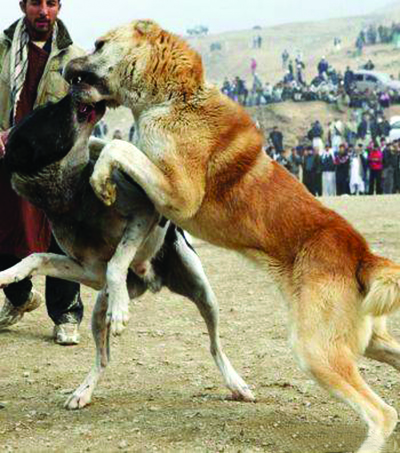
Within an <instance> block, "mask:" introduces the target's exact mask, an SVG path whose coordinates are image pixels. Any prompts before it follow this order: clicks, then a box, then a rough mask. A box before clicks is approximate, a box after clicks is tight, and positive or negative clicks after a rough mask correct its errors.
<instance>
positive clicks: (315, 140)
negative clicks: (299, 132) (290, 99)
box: [307, 120, 324, 151]
mask: <svg viewBox="0 0 400 453" xmlns="http://www.w3.org/2000/svg"><path fill="white" fill-rule="evenodd" d="M323 135H324V130H323V129H322V126H321V123H320V122H319V120H317V121H315V122H314V123H313V124H312V126H311V129H310V130H309V131H308V134H307V137H308V139H309V140H310V141H311V142H312V146H313V148H318V149H319V150H320V151H322V150H323V149H324V142H323V141H322V137H323Z"/></svg>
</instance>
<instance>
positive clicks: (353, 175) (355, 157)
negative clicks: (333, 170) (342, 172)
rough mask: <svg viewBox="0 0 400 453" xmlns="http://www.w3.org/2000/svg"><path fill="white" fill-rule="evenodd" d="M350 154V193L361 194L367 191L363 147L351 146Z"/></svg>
mask: <svg viewBox="0 0 400 453" xmlns="http://www.w3.org/2000/svg"><path fill="white" fill-rule="evenodd" d="M349 155H350V193H351V194H352V195H361V194H364V193H365V184H364V168H365V163H364V162H363V160H364V156H363V155H362V147H361V148H360V147H359V146H357V148H355V149H354V148H353V146H350V147H349Z"/></svg>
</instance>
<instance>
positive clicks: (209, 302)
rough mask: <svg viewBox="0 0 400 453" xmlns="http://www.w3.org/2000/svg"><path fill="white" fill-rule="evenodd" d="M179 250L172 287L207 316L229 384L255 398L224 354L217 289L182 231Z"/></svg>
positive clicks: (239, 395)
mask: <svg viewBox="0 0 400 453" xmlns="http://www.w3.org/2000/svg"><path fill="white" fill-rule="evenodd" d="M175 250H176V252H177V254H176V255H175V260H176V261H175V260H174V262H172V263H170V268H171V273H170V276H169V279H168V280H169V281H168V283H167V286H168V288H169V289H170V290H171V291H173V292H176V293H178V294H181V295H183V296H186V297H187V298H189V299H190V300H191V301H193V302H194V303H195V304H196V306H197V308H198V309H199V311H200V314H201V316H202V317H203V319H204V321H205V323H206V325H207V329H208V334H209V338H210V351H211V355H212V357H213V359H214V361H215V363H216V365H217V367H218V369H219V371H220V372H221V374H222V377H223V379H224V381H225V384H226V386H227V387H228V388H229V390H230V391H231V392H232V397H233V398H234V399H236V400H243V401H254V399H255V398H254V396H253V394H252V392H251V391H250V389H249V387H248V386H247V384H246V383H245V382H244V380H243V379H242V378H241V377H240V376H239V374H238V373H237V372H236V371H235V369H234V368H233V366H232V365H231V363H230V361H229V359H228V358H227V357H226V355H225V354H224V352H223V350H222V347H221V343H220V338H219V332H218V323H219V309H218V302H217V299H216V297H215V295H214V292H213V290H212V288H211V286H210V283H209V282H208V279H207V277H206V275H205V273H204V270H203V267H202V265H201V261H200V259H199V257H198V256H197V255H196V253H195V252H194V251H193V250H192V248H191V247H190V246H189V245H188V244H187V243H186V241H185V239H184V238H183V236H182V235H181V234H180V233H179V234H178V240H177V243H176V248H175Z"/></svg>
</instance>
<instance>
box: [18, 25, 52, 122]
mask: <svg viewBox="0 0 400 453" xmlns="http://www.w3.org/2000/svg"><path fill="white" fill-rule="evenodd" d="M29 39H30V38H29V34H28V31H27V28H26V24H25V19H24V18H21V19H20V20H19V21H18V23H17V26H16V28H15V32H14V36H13V40H12V43H11V56H10V80H11V105H12V108H13V113H12V123H14V119H15V115H16V112H17V104H18V101H19V98H20V96H21V93H22V89H23V87H24V83H25V79H26V73H27V72H28V44H29ZM56 39H57V23H55V24H54V29H53V35H52V45H53V43H54V42H56Z"/></svg>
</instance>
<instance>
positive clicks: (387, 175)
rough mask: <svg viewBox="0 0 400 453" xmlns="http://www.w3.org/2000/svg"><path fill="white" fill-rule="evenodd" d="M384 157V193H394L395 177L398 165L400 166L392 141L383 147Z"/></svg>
mask: <svg viewBox="0 0 400 453" xmlns="http://www.w3.org/2000/svg"><path fill="white" fill-rule="evenodd" d="M382 159H383V160H382V164H383V169H382V180H383V184H382V185H383V187H382V188H383V193H384V194H392V193H394V177H395V171H396V167H398V156H397V155H396V153H395V152H394V149H393V146H392V145H391V144H390V143H389V144H388V145H387V146H385V148H384V149H383V156H382Z"/></svg>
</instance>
